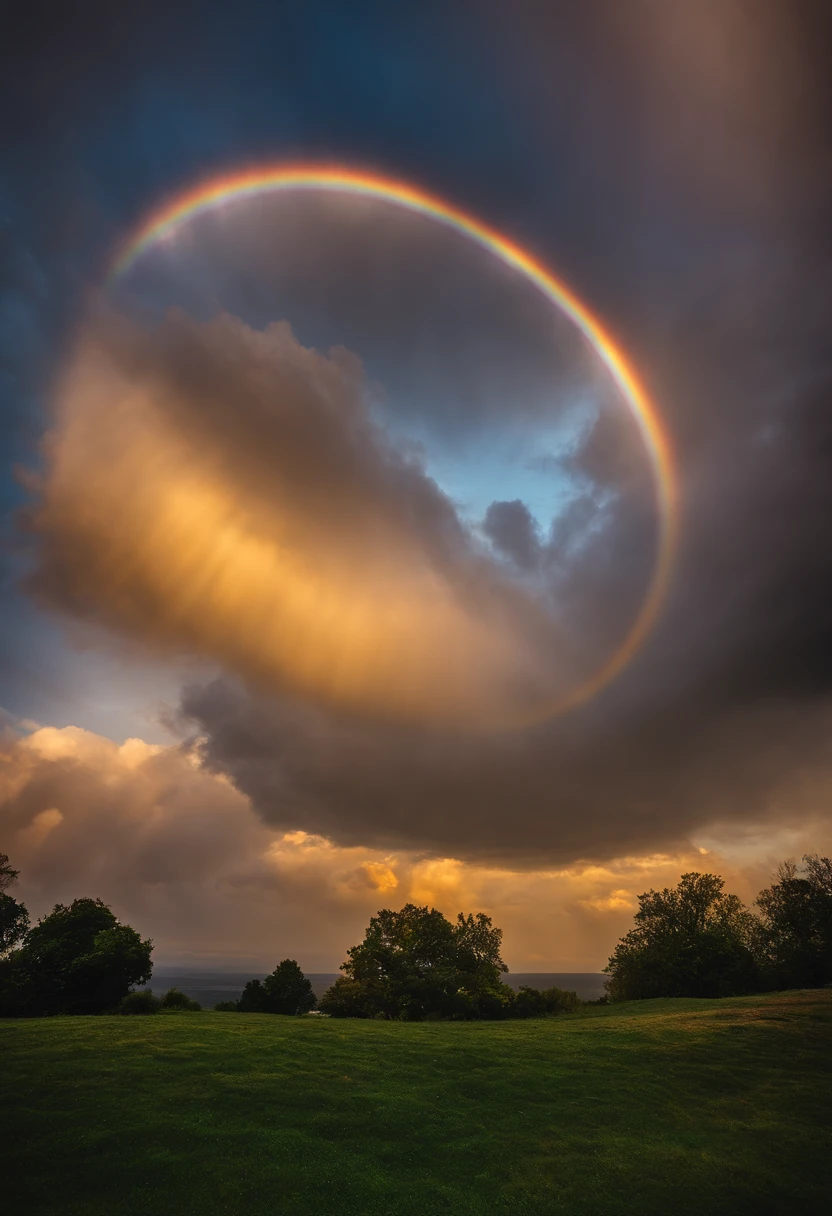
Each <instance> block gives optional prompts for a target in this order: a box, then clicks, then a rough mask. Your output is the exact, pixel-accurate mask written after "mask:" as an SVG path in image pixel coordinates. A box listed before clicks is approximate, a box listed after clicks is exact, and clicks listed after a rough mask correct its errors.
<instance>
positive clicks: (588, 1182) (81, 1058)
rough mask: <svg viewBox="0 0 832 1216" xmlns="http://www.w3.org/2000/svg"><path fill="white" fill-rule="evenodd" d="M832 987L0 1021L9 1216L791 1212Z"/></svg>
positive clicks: (826, 1106)
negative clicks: (438, 1007) (521, 1011)
mask: <svg viewBox="0 0 832 1216" xmlns="http://www.w3.org/2000/svg"><path fill="white" fill-rule="evenodd" d="M831 1044H832V991H828V992H827V991H823V990H820V991H816V992H810V993H805V992H801V993H789V994H780V993H778V994H775V995H767V996H762V997H761V996H754V997H740V998H728V999H726V1000H722V1001H688V1000H672V1001H649V1002H634V1003H633V1004H630V1005H624V1006H622V1005H608V1006H607V1007H606V1008H598V1007H597V1006H596V1007H593V1008H591V1009H584V1008H582V1009H581V1010H580V1011H579V1012H578V1013H575V1014H573V1015H570V1016H569V1017H560V1018H558V1017H555V1018H551V1019H550V1020H548V1021H546V1022H539V1021H517V1020H507V1021H498V1022H468V1023H466V1022H397V1021H386V1020H384V1021H357V1020H356V1021H353V1020H345V1019H341V1020H340V1021H336V1020H335V1019H328V1018H314V1017H303V1018H278V1017H273V1018H266V1017H261V1018H254V1017H250V1018H231V1017H229V1015H228V1014H220V1013H207V1012H206V1013H201V1014H200V1015H199V1017H196V1016H194V1017H174V1016H170V1017H145V1018H138V1017H133V1018H129V1017H118V1018H115V1017H102V1018H61V1019H52V1020H50V1021H39V1020H30V1021H20V1020H18V1021H6V1022H0V1057H2V1061H3V1066H2V1069H0V1143H2V1145H3V1166H4V1171H3V1202H4V1205H5V1206H4V1210H5V1211H7V1212H8V1213H9V1216H64V1214H66V1216H70V1214H71V1216H116V1214H117V1216H148V1213H156V1214H158V1216H168V1214H170V1213H176V1214H177V1216H178V1214H179V1213H182V1214H183V1216H186V1214H187V1216H192V1214H194V1213H210V1212H221V1213H223V1216H225V1214H226V1213H227V1214H228V1216H275V1214H276V1213H279V1216H310V1214H311V1213H320V1214H321V1216H324V1214H326V1216H331V1214H334V1213H337V1216H393V1214H395V1216H438V1214H439V1213H445V1214H446V1216H612V1214H613V1213H614V1214H615V1216H665V1214H667V1213H670V1214H671V1216H703V1214H706V1213H707V1214H710V1216H716V1214H720V1216H729V1214H730V1216H784V1214H787V1216H791V1214H794V1216H799V1214H803V1213H805V1214H806V1216H809V1214H810V1213H822V1212H824V1211H826V1210H827V1208H828V1206H829V1114H830V1093H832V1050H830V1045H831Z"/></svg>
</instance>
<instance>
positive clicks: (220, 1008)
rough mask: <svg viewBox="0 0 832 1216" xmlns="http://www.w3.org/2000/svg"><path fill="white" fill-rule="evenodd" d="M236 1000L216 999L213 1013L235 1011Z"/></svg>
mask: <svg viewBox="0 0 832 1216" xmlns="http://www.w3.org/2000/svg"><path fill="white" fill-rule="evenodd" d="M237 1011H238V1010H237V1002H236V1001H217V1003H216V1005H215V1006H214V1013H237Z"/></svg>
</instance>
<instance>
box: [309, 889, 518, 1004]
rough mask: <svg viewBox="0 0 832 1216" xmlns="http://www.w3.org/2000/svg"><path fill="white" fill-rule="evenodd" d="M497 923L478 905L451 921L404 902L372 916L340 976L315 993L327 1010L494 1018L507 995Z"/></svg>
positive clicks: (509, 998)
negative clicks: (476, 909)
mask: <svg viewBox="0 0 832 1216" xmlns="http://www.w3.org/2000/svg"><path fill="white" fill-rule="evenodd" d="M502 937H503V934H502V930H501V929H495V928H494V926H493V925H492V923H491V919H490V917H488V916H485V915H484V914H483V913H482V912H479V913H477V914H476V915H471V916H463V915H462V913H460V914H459V916H458V917H457V920H456V923H455V924H452V923H451V922H450V921H449V920H447V919H446V917H444V916H443V915H442V913H441V912H439V911H438V910H437V909H436V908H427V907H421V908H420V907H417V906H416V905H415V904H406V905H405V906H404V907H403V908H401V909H400V910H399V911H397V912H396V911H392V910H391V909H389V908H385V909H382V910H381V911H380V912H379V913H378V914H377V915H376V916H374V917H372V919H371V920H370V924H369V925H368V927H367V931H366V933H365V936H364V940H363V942H361V943H360V944H359V945H357V946H353V947H352V948H351V949H350V950H348V951H347V960H346V962H345V963H344V964H343V965H342V967H341V970H342V971H343V972H344V976H343V978H341V979H339V980H337V981H336V982H335V984H334V985H333V986H332V988H330V989H329V991H328V992H327V993H325V994H324V996H323V997H322V998H321V1001H320V1009H321V1011H322V1012H325V1013H330V1014H332V1015H333V1016H335V1017H387V1018H404V1019H409V1020H418V1019H421V1018H427V1017H499V1016H504V1015H505V1012H506V1011H507V1009H508V1007H509V1006H510V1004H511V1002H512V1000H513V993H512V992H511V989H510V988H508V987H507V986H506V985H504V984H502V983H501V982H500V976H501V974H502V973H503V972H505V971H507V970H508V968H507V967H506V965H505V963H504V962H503V960H502V958H501V957H500V949H501V944H502Z"/></svg>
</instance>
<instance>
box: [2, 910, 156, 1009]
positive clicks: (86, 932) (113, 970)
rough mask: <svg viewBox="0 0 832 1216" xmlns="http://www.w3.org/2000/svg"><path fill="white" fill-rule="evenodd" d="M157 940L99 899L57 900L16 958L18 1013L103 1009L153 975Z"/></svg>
mask: <svg viewBox="0 0 832 1216" xmlns="http://www.w3.org/2000/svg"><path fill="white" fill-rule="evenodd" d="M152 948H153V943H152V942H150V941H143V940H142V938H141V937H140V936H139V934H138V933H137V932H136V930H135V929H131V928H130V926H129V925H122V924H120V923H119V921H118V920H117V919H116V917H115V916H114V915H113V913H112V912H111V910H110V909H109V908H108V907H107V905H106V904H104V903H102V901H101V900H100V899H76V900H74V901H73V903H71V904H70V905H69V906H65V905H64V904H56V905H55V907H54V909H53V910H52V912H51V913H50V914H49V915H48V916H45V917H43V919H42V920H40V921H39V922H38V924H37V925H35V927H34V928H33V929H31V930H30V931H29V933H28V934H27V936H26V940H25V942H24V944H23V946H22V947H21V948H20V950H18V951H16V952H15V954H14V956H13V959H12V960H11V961H12V963H13V968H14V977H13V982H14V987H15V990H16V993H17V997H16V1000H17V1005H18V1008H17V1012H19V1013H21V1014H28V1015H30V1016H31V1015H42V1014H53V1013H101V1012H103V1011H104V1010H107V1009H113V1008H115V1007H116V1006H117V1005H118V1004H119V1002H120V1001H121V1000H122V999H123V998H124V997H125V996H126V995H127V993H128V992H129V991H130V989H131V988H132V987H134V986H135V985H136V984H142V983H145V982H146V981H147V980H149V979H150V973H151V970H152V966H153V965H152V963H151V960H150V954H151V950H152Z"/></svg>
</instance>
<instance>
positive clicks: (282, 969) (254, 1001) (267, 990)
mask: <svg viewBox="0 0 832 1216" xmlns="http://www.w3.org/2000/svg"><path fill="white" fill-rule="evenodd" d="M221 1004H223V1005H229V1004H231V1002H227V1001H223V1002H221ZM315 1004H316V1001H315V994H314V992H313V991H312V984H311V983H310V982H309V980H308V979H307V978H306V976H305V975H304V974H303V972H302V971H301V969H300V966H299V965H298V963H296V962H295V960H294V959H293V958H284V960H283V962H282V963H278V964H277V966H276V967H275V969H274V971H273V972H272V973H271V975H267V976H266V978H265V979H264V980H249V982H248V983H247V984H246V986H245V988H244V989H243V992H242V996H241V997H240V999H239V1000H238V1001H237V1002H236V1004H235V1005H234V1008H235V1009H236V1010H237V1012H238V1013H282V1014H288V1015H290V1016H296V1015H298V1014H302V1013H308V1012H309V1010H310V1009H314V1008H315ZM214 1008H215V1009H216V1008H218V1006H216V1005H215V1006H214Z"/></svg>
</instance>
